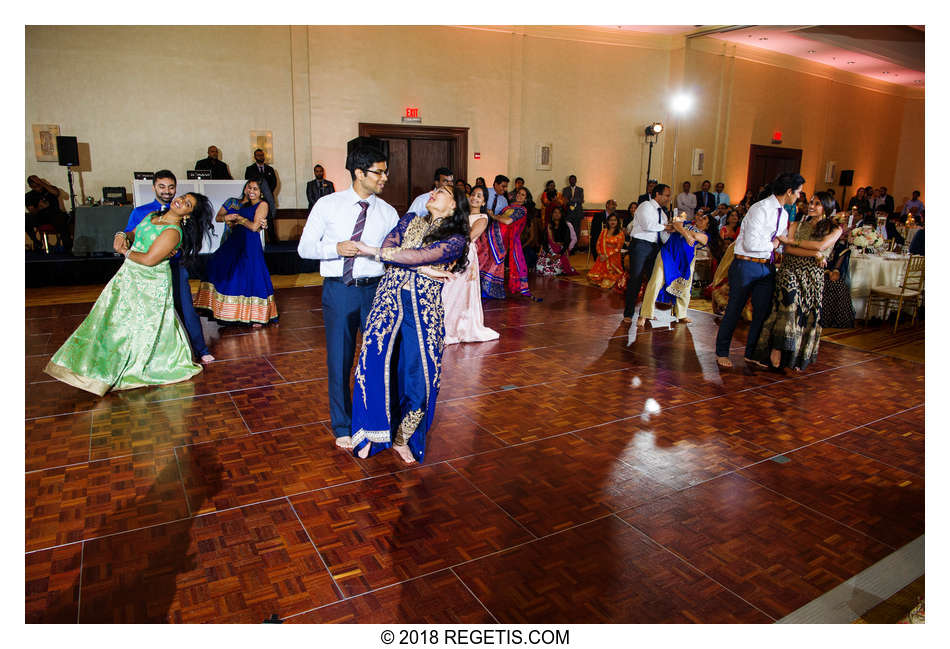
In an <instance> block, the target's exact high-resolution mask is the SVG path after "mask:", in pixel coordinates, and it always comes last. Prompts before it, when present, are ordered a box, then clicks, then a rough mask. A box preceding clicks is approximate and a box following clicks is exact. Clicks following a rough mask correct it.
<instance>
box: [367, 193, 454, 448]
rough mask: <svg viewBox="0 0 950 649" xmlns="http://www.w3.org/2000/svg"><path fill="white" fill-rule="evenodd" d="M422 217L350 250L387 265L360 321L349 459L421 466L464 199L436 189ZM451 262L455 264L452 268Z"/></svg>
mask: <svg viewBox="0 0 950 649" xmlns="http://www.w3.org/2000/svg"><path fill="white" fill-rule="evenodd" d="M426 209H427V210H428V211H429V214H428V216H416V215H415V214H413V213H412V212H410V213H408V214H406V215H405V216H404V217H402V219H400V221H399V223H398V224H397V225H396V227H395V228H393V231H392V232H390V233H389V235H388V236H387V237H386V239H385V240H384V241H383V245H382V246H381V247H380V248H373V247H371V246H367V245H366V244H364V243H363V242H361V241H357V242H355V243H356V244H357V247H358V248H359V249H360V253H361V254H363V255H365V256H369V257H375V258H376V259H377V260H380V261H383V262H384V263H385V264H386V273H385V275H383V278H382V280H380V282H379V287H378V288H377V289H376V297H375V298H374V299H373V307H372V309H371V310H370V313H369V316H368V317H367V320H366V328H365V330H364V332H363V346H362V349H361V350H360V358H359V362H358V363H357V365H356V381H355V383H354V387H353V420H352V422H353V423H352V439H353V444H354V449H353V453H354V454H356V455H357V456H359V457H367V456H369V455H373V454H376V453H378V452H380V451H382V450H383V449H386V448H389V447H392V448H393V450H394V451H395V452H396V453H397V454H398V455H399V457H401V458H402V459H403V461H405V462H406V463H410V464H411V463H412V462H414V461H415V460H419V461H422V459H423V457H424V455H425V446H426V434H427V432H428V430H429V427H430V426H431V425H432V419H433V416H434V415H435V402H436V398H437V397H438V395H439V386H440V384H441V377H442V350H443V349H444V347H445V326H444V319H443V318H444V312H443V309H442V283H441V280H443V279H448V278H451V277H452V273H451V272H450V271H449V270H448V267H449V266H450V265H451V269H452V271H455V272H462V271H464V270H465V266H466V265H467V263H468V245H469V241H468V233H469V223H468V215H469V211H470V210H469V205H468V198H467V197H466V196H465V192H463V191H460V190H458V189H450V188H446V187H443V188H440V189H437V190H435V191H433V192H432V195H431V198H430V199H429V202H428V203H426ZM453 262H454V263H453Z"/></svg>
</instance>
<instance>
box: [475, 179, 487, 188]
mask: <svg viewBox="0 0 950 649" xmlns="http://www.w3.org/2000/svg"><path fill="white" fill-rule="evenodd" d="M475 187H482V188H484V189H485V191H488V186H487V185H486V184H485V179H484V178H482V177H481V176H479V177H478V178H476V179H475Z"/></svg>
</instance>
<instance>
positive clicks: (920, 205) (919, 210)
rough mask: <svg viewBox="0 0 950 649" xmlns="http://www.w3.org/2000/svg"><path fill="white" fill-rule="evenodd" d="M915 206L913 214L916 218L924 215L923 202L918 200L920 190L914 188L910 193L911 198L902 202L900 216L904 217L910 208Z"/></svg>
mask: <svg viewBox="0 0 950 649" xmlns="http://www.w3.org/2000/svg"><path fill="white" fill-rule="evenodd" d="M915 207H916V208H917V209H916V211H915V212H914V216H916V217H917V218H918V219H922V218H923V217H924V202H923V201H922V200H920V191H919V190H917V189H915V190H914V193H913V194H912V195H911V199H910V200H909V201H907V202H906V203H904V208H903V209H902V210H901V217H906V216H907V215H908V214H910V211H911V209H913V208H915Z"/></svg>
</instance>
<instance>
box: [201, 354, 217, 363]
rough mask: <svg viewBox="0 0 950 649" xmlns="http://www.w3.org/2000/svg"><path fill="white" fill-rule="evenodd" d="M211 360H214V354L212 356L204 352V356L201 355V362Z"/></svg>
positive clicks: (209, 361)
mask: <svg viewBox="0 0 950 649" xmlns="http://www.w3.org/2000/svg"><path fill="white" fill-rule="evenodd" d="M213 362H214V356H212V355H211V354H205V355H204V356H202V357H201V363H202V364H207V363H213Z"/></svg>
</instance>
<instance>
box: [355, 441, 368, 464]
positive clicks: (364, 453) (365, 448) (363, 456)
mask: <svg viewBox="0 0 950 649" xmlns="http://www.w3.org/2000/svg"><path fill="white" fill-rule="evenodd" d="M356 456H357V457H358V458H360V459H361V460H365V459H366V458H368V457H369V442H367V443H366V444H365V445H364V446H363V448H361V449H360V450H358V451H357V452H356Z"/></svg>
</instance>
